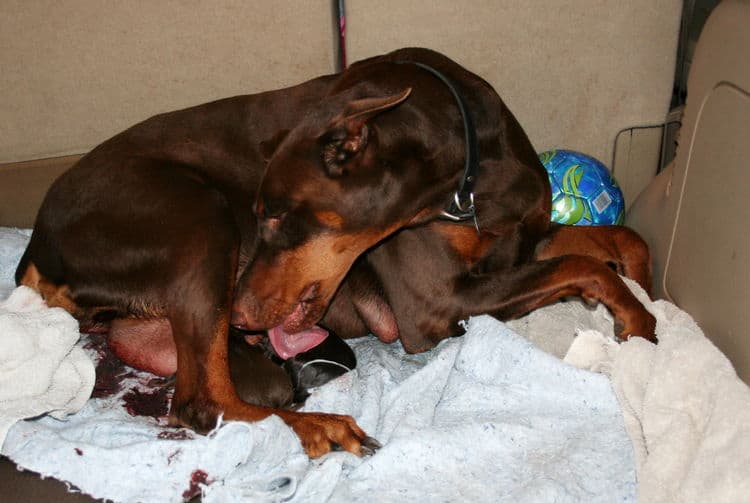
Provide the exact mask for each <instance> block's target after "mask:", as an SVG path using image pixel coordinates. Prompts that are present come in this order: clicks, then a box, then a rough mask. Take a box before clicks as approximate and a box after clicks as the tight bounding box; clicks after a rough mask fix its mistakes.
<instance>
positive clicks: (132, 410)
mask: <svg viewBox="0 0 750 503" xmlns="http://www.w3.org/2000/svg"><path fill="white" fill-rule="evenodd" d="M171 391H172V390H171V389H170V388H169V387H168V386H160V387H157V388H156V389H154V390H151V391H141V390H139V389H138V388H133V389H131V390H130V391H128V392H127V393H125V395H124V396H123V397H122V400H123V402H124V403H123V407H125V409H126V410H127V411H128V413H129V414H130V415H131V416H147V417H153V418H154V419H159V418H161V417H165V416H166V415H167V414H168V413H169V400H170V398H171V397H170V395H171Z"/></svg>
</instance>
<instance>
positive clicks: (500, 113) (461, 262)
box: [233, 49, 655, 351]
mask: <svg viewBox="0 0 750 503" xmlns="http://www.w3.org/2000/svg"><path fill="white" fill-rule="evenodd" d="M277 139H278V141H279V144H278V146H277V148H276V149H275V151H274V154H273V156H272V157H271V159H270V160H269V164H268V167H267V169H266V174H265V176H264V178H263V181H262V183H261V188H260V191H259V194H258V200H257V204H256V206H255V212H256V214H257V215H258V218H259V220H260V231H259V236H260V242H259V246H258V249H257V255H256V259H255V261H254V263H253V264H252V266H251V267H250V268H248V269H247V270H246V272H245V274H244V275H243V277H242V278H241V280H240V281H239V283H238V290H237V292H236V294H235V299H234V313H233V323H234V324H236V325H240V326H244V327H246V328H261V327H268V326H274V325H277V324H281V325H282V326H283V327H284V328H285V330H287V331H288V332H295V331H298V330H301V329H304V328H306V327H308V326H310V325H311V324H313V323H314V322H315V321H316V320H318V319H319V318H320V317H321V316H322V315H323V313H324V312H325V309H326V306H327V305H328V304H329V302H331V299H332V298H333V295H334V292H336V290H337V287H338V285H339V283H340V282H341V281H342V279H343V278H344V277H345V275H346V274H347V271H349V270H350V268H351V266H352V264H355V269H354V270H357V271H361V270H363V269H365V270H368V271H369V274H371V275H373V276H374V277H375V280H376V281H378V282H379V283H380V284H381V285H382V287H383V288H384V291H385V293H386V298H387V300H388V303H389V304H390V306H391V308H392V310H393V312H394V313H395V315H396V319H397V322H398V330H399V332H398V334H395V335H396V336H397V337H400V339H401V342H402V343H403V345H404V347H405V348H406V350H407V351H423V350H426V349H429V348H431V347H433V346H434V345H435V344H436V343H437V342H438V341H440V340H442V339H444V338H446V337H449V336H454V335H459V334H460V332H461V329H460V328H459V326H458V322H459V321H460V320H462V319H465V318H467V317H468V316H471V315H475V314H479V313H490V314H493V315H495V316H497V317H499V318H501V319H510V318H515V317H518V316H521V315H523V314H526V313H528V312H530V311H532V310H534V309H536V308H538V307H541V306H544V305H546V304H549V303H551V302H554V301H556V300H558V299H560V298H562V297H566V296H579V297H581V298H582V299H584V300H585V301H587V302H589V303H596V302H601V303H603V304H605V305H606V306H607V307H608V308H609V310H610V311H611V312H612V314H613V315H614V319H615V332H616V334H617V335H618V336H620V337H621V338H623V339H627V338H628V337H630V336H641V337H645V338H647V339H649V340H652V341H653V340H655V336H654V329H655V319H654V317H653V316H652V315H651V314H650V313H649V312H648V311H647V310H646V309H645V308H644V307H643V305H642V304H641V303H640V302H638V300H637V299H636V298H635V296H634V295H633V294H632V293H631V292H630V290H629V289H628V288H627V287H626V286H625V284H624V283H623V281H622V280H621V279H620V277H619V276H618V274H617V273H620V274H624V275H626V276H629V277H631V278H633V279H635V280H636V281H637V282H638V283H639V284H640V285H641V286H643V287H644V288H645V289H646V290H647V291H648V289H649V288H650V282H651V272H650V259H649V254H648V249H647V246H646V245H645V243H644V242H643V240H642V239H640V237H639V236H638V235H637V234H636V233H634V232H633V231H631V230H629V229H627V228H625V227H616V226H605V227H565V226H558V225H553V224H551V223H550V209H551V208H550V207H551V195H550V186H549V182H548V178H547V174H546V171H545V169H544V167H543V166H542V165H541V163H540V161H539V159H538V157H537V154H536V152H535V151H534V149H533V147H532V145H531V143H530V142H529V140H528V138H527V136H526V134H525V133H524V131H523V129H522V128H521V127H520V126H519V124H518V122H517V121H516V119H515V118H514V117H513V115H512V114H511V112H510V111H509V110H508V108H507V107H506V106H505V105H504V104H503V102H502V101H501V99H500V97H499V96H498V95H497V93H496V92H495V91H494V90H493V89H492V87H491V86H490V85H489V84H488V83H487V82H485V81H484V80H482V79H481V78H480V77H478V76H476V75H474V74H472V73H470V72H468V71H467V70H466V69H464V68H462V67H461V66H460V65H458V64H456V63H455V62H453V61H451V60H450V59H448V58H446V57H444V56H442V55H440V54H437V53H435V52H432V51H429V50H424V49H403V50H399V51H396V52H393V53H390V54H387V55H385V56H380V57H375V58H372V59H368V60H364V61H361V62H359V63H356V64H354V65H353V66H351V67H350V68H349V69H348V70H347V71H346V72H344V73H343V74H342V75H340V76H339V77H338V78H337V79H336V80H335V82H333V83H332V85H331V90H330V91H329V93H328V94H327V95H326V96H325V98H324V99H323V100H321V101H320V103H319V104H318V106H317V107H316V109H315V111H314V112H313V113H310V114H309V115H307V116H305V117H304V118H302V120H301V121H300V122H299V124H297V125H296V126H295V127H294V128H293V129H291V130H290V131H289V132H288V133H287V134H285V135H279V136H278V137H277ZM375 245H377V247H375V248H373V249H371V247H373V246H375ZM368 250H369V251H368ZM363 252H367V253H366V254H365V255H364V256H362V257H361V258H359V259H358V257H360V256H361V255H362V254H363ZM322 257H325V259H323V258H322ZM289 271H295V272H294V274H290V273H289ZM334 305H335V301H334ZM387 335H389V336H390V337H392V336H393V335H394V334H387Z"/></svg>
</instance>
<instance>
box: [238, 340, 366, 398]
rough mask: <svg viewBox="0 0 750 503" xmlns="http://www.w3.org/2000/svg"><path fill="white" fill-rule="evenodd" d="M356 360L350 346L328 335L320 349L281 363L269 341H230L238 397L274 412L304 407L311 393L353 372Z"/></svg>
mask: <svg viewBox="0 0 750 503" xmlns="http://www.w3.org/2000/svg"><path fill="white" fill-rule="evenodd" d="M356 365H357V360H356V357H355V356H354V352H353V351H352V349H351V348H350V347H349V345H348V344H347V343H346V342H344V341H343V340H342V339H341V338H340V337H339V336H337V335H336V334H334V333H333V332H329V334H328V337H326V338H325V340H324V341H323V342H321V343H320V344H319V345H318V346H316V347H314V348H312V349H310V350H308V351H305V352H303V353H299V354H297V355H295V356H293V357H292V358H288V359H287V360H282V359H281V358H279V357H278V356H277V355H276V354H275V353H274V352H273V349H272V348H271V346H270V344H268V341H267V340H266V339H264V340H262V341H261V342H258V343H256V344H248V343H247V342H246V341H245V338H244V337H243V336H242V335H240V334H237V333H233V334H232V336H231V337H230V338H229V372H230V375H231V377H232V382H233V383H234V386H235V389H236V390H237V394H238V395H239V396H240V398H242V400H244V401H245V402H247V403H250V404H253V405H259V406H266V407H273V408H284V409H289V408H296V407H299V406H301V405H302V404H304V402H305V400H306V399H307V397H308V396H310V392H309V390H310V389H312V388H315V387H318V386H322V385H323V384H325V383H327V382H328V381H330V380H332V379H334V378H336V377H338V376H340V375H342V374H344V373H346V372H348V371H349V370H352V369H354V368H355V367H356Z"/></svg>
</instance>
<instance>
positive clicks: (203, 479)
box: [182, 470, 211, 500]
mask: <svg viewBox="0 0 750 503" xmlns="http://www.w3.org/2000/svg"><path fill="white" fill-rule="evenodd" d="M210 483H211V481H209V480H208V473H206V472H204V471H203V470H193V473H191V474H190V487H189V488H188V489H186V490H185V492H183V493H182V497H183V498H185V499H186V500H188V499H190V498H194V497H196V496H198V495H199V494H200V493H201V487H200V486H201V485H204V486H205V485H208V484H210Z"/></svg>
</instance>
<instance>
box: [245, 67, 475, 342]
mask: <svg viewBox="0 0 750 503" xmlns="http://www.w3.org/2000/svg"><path fill="white" fill-rule="evenodd" d="M404 73H405V74H406V76H405V77H404V75H403V74H404ZM396 74H401V75H396ZM404 82H406V83H408V86H405V85H404ZM446 117H447V119H446ZM279 137H280V138H281V139H280V141H278V144H277V145H275V149H274V150H273V154H272V155H271V157H270V159H269V162H268V166H267V169H266V173H265V175H264V178H263V181H262V183H261V186H260V188H259V192H258V196H257V200H256V204H255V212H256V216H257V219H258V226H259V231H258V247H257V253H256V256H255V259H254V261H253V262H252V263H251V264H250V266H248V268H247V270H246V271H245V272H244V273H243V275H242V276H241V278H240V281H239V283H238V286H237V291H236V294H235V303H234V317H233V323H235V324H237V325H243V326H245V327H247V328H253V329H265V328H271V327H275V326H277V325H282V326H283V329H284V330H285V331H286V332H291V333H294V332H297V331H300V330H303V329H306V328H308V327H310V326H311V325H312V324H314V323H315V322H316V321H318V320H319V319H320V318H321V317H322V316H323V314H324V313H325V310H326V307H327V306H328V303H329V301H330V300H331V298H332V297H333V295H334V294H335V292H336V290H337V288H338V286H339V284H340V283H341V281H342V280H343V278H344V276H345V275H346V273H347V272H348V270H349V268H350V267H351V265H352V263H353V262H354V261H355V259H356V258H357V257H358V256H359V255H361V254H362V253H363V252H365V251H366V250H367V249H368V248H370V247H372V246H373V245H375V244H376V243H378V242H379V241H381V240H382V239H384V238H385V237H387V236H389V235H390V234H392V233H394V232H395V231H397V230H398V229H401V228H403V227H405V226H409V225H414V224H417V223H420V222H423V221H426V220H428V219H430V218H433V217H435V216H437V214H439V212H440V210H441V207H442V206H444V205H445V202H447V201H448V199H449V197H450V192H451V190H452V189H453V190H455V186H456V185H457V178H460V174H461V172H462V169H461V163H462V161H463V156H464V151H463V150H464V149H463V145H464V144H463V141H462V124H461V119H460V116H459V114H458V112H457V110H456V107H455V103H453V101H452V99H451V95H450V93H449V91H448V90H447V89H446V88H445V87H444V86H443V85H442V84H441V83H440V82H438V81H437V80H436V79H435V78H434V77H433V76H431V75H429V74H427V72H424V71H423V70H420V69H418V68H416V67H415V66H414V65H399V64H395V63H393V62H382V63H375V64H371V65H364V66H363V67H360V68H359V71H357V68H355V67H353V68H352V69H350V70H349V71H348V72H346V73H344V74H342V76H341V77H340V79H339V81H338V83H337V85H336V86H335V87H334V88H333V89H332V91H331V93H330V95H329V96H328V97H327V98H326V99H324V100H322V101H321V102H320V103H319V106H317V107H315V109H313V110H311V111H310V112H309V113H308V114H307V116H306V117H305V118H304V120H302V121H301V122H300V123H299V124H298V125H297V126H296V127H295V128H294V129H292V130H291V131H289V132H288V133H286V134H281V135H279ZM447 170H449V171H448V172H446V171H447Z"/></svg>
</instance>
